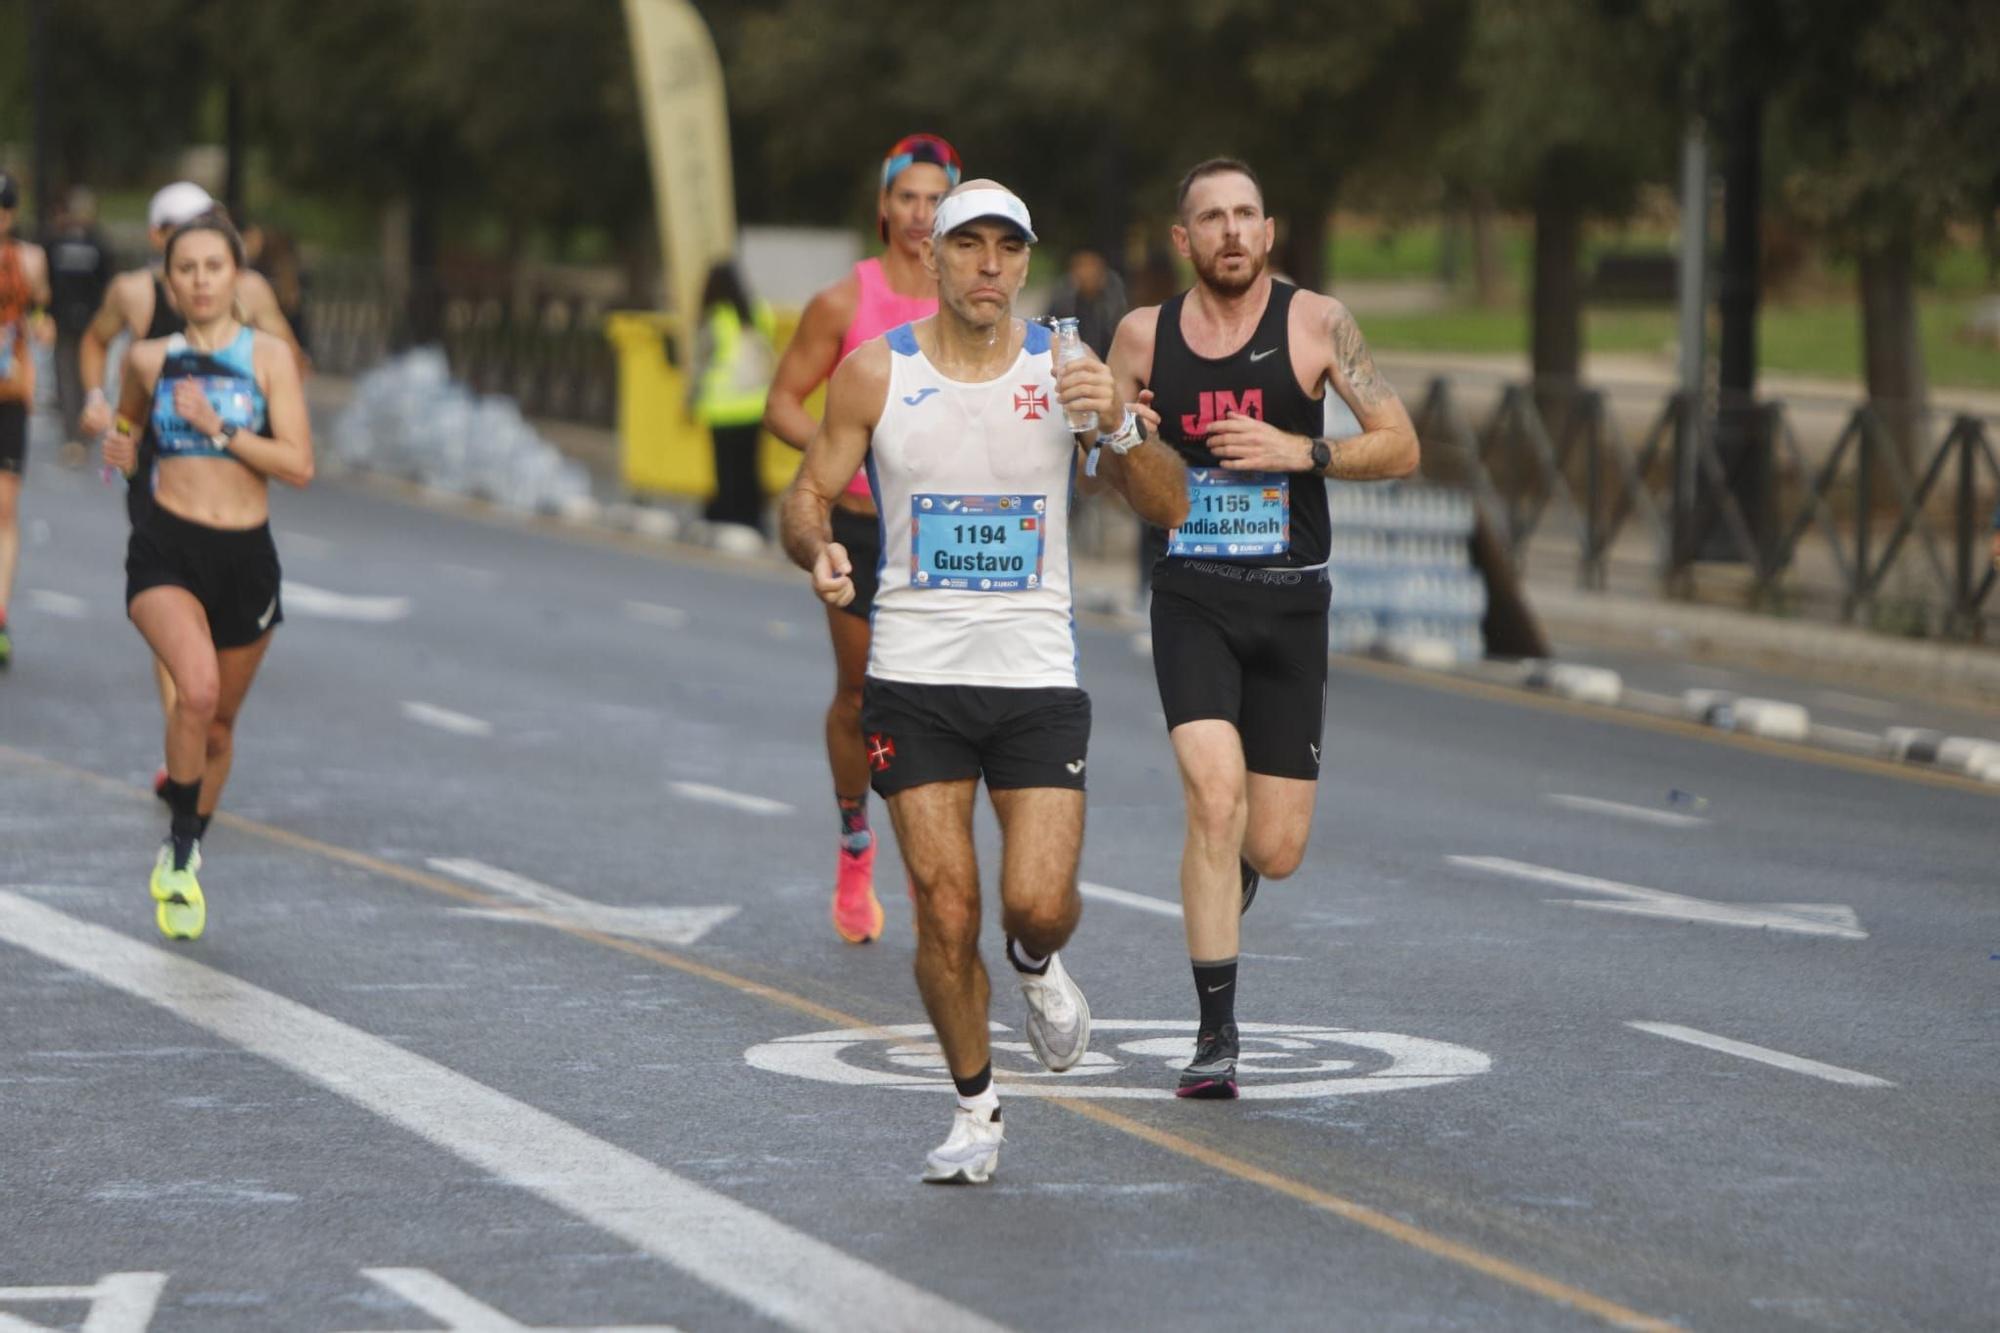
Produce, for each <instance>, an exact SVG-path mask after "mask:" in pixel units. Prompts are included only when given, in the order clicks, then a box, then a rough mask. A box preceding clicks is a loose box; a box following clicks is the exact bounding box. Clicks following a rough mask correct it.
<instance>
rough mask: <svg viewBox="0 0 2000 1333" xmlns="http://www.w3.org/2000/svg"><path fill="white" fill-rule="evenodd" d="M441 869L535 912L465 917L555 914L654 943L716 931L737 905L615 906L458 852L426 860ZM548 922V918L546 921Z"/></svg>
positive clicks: (473, 911)
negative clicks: (451, 855)
mask: <svg viewBox="0 0 2000 1333" xmlns="http://www.w3.org/2000/svg"><path fill="white" fill-rule="evenodd" d="M427 864H428V865H429V866H430V868H431V869H433V870H435V871H438V872H439V873H441V874H446V875H450V876H452V877H453V878H454V879H462V880H465V881H466V882H467V883H470V884H477V885H479V886H480V887H481V888H486V889H491V890H493V892H495V893H498V894H504V895H505V896H507V897H509V898H512V899H514V900H515V901H516V902H519V903H522V904H524V905H525V906H526V907H528V908H531V909H533V911H529V912H522V911H515V910H501V911H492V910H488V909H485V908H478V907H467V908H458V909H456V910H458V911H460V912H462V913H464V914H465V915H467V916H476V917H483V918H485V919H487V920H492V921H527V922H530V923H533V922H535V921H537V920H538V919H540V918H539V917H538V916H537V913H539V914H540V917H547V918H553V919H554V920H555V921H557V922H560V923H562V924H564V925H572V926H581V927H582V928H583V929H585V930H595V931H598V932H600V933H602V934H605V935H622V936H624V937H626V938H627V939H634V940H649V941H651V942H652V943H655V944H673V945H683V946H684V945H689V944H694V943H696V942H697V941H699V940H700V939H701V937H702V936H704V935H706V934H708V932H709V931H711V930H714V929H715V928H716V927H717V926H719V925H721V924H722V923H723V922H725V921H727V920H729V918H731V917H733V916H735V915H736V913H737V912H738V911H739V910H741V909H739V908H735V907H613V906H611V905H609V904H607V903H594V902H592V901H590V899H588V898H579V897H577V896H576V895H575V894H573V893H565V892H564V891H563V890H561V889H558V888H553V887H551V886H549V885H547V884H543V883H541V882H539V881H538V880H532V879H529V878H528V877H527V876H526V875H517V874H515V873H514V872H513V871H511V870H502V869H500V868H499V867H498V866H490V865H487V864H486V863H485V862H484V861H473V860H468V859H466V858H462V857H457V858H454V857H436V856H434V857H432V858H430V860H429V861H428V862H427ZM544 924H546V923H544Z"/></svg>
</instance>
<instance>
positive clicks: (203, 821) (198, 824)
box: [194, 815, 215, 838]
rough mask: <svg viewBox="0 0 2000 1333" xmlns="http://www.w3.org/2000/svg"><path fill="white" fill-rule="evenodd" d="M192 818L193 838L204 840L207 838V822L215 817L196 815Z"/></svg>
mask: <svg viewBox="0 0 2000 1333" xmlns="http://www.w3.org/2000/svg"><path fill="white" fill-rule="evenodd" d="M194 818H195V830H194V836H195V837H197V838H206V837H207V836H208V821H209V820H211V819H213V818H215V816H214V815H196V816H195V817H194Z"/></svg>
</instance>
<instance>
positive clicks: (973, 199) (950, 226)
mask: <svg viewBox="0 0 2000 1333" xmlns="http://www.w3.org/2000/svg"><path fill="white" fill-rule="evenodd" d="M981 218H997V219H999V220H1000V221H1002V222H1007V223H1011V224H1013V225H1014V226H1015V227H1017V228H1019V229H1020V232H1021V237H1022V239H1024V240H1025V241H1027V243H1028V244H1029V245H1033V244H1034V243H1035V240H1036V236H1035V226H1034V223H1032V222H1031V221H1029V219H1028V206H1027V205H1026V204H1024V203H1022V202H1021V198H1020V196H1019V195H1017V194H1015V193H1014V192H1013V191H1012V190H1009V189H1004V188H1002V187H1000V186H997V185H986V186H981V187H980V188H979V189H976V190H965V191H962V192H960V193H958V194H954V195H949V196H947V197H946V199H945V201H944V202H943V203H941V204H939V205H938V210H937V213H936V214H935V215H934V216H933V217H932V218H931V235H932V237H934V238H938V239H942V238H943V237H945V236H948V235H950V234H951V233H952V232H955V231H957V230H958V229H959V228H960V227H963V226H964V225H965V224H966V223H968V222H977V221H979V219H981Z"/></svg>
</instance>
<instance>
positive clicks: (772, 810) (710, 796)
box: [667, 782, 792, 815]
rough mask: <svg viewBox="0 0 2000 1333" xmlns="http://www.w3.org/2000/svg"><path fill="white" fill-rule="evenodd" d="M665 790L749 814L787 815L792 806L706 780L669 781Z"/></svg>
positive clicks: (684, 797)
mask: <svg viewBox="0 0 2000 1333" xmlns="http://www.w3.org/2000/svg"><path fill="white" fill-rule="evenodd" d="M667 790H668V791H670V792H672V793H673V794H674V795H676V796H679V797H681V798H683V799H684V800H689V801H702V802H704V803H706V804H708V805H721V806H727V807H728V808H729V809H731V810H741V811H743V812H744V813H745V814H751V815H789V814H791V813H792V807H791V806H789V805H786V804H785V803H784V802H783V801H774V800H771V799H770V798H769V797H765V796H752V795H750V794H749V793H748V792H740V791H731V790H729V788H727V787H711V786H709V785H708V784H707V783H706V782H669V783H668V784H667Z"/></svg>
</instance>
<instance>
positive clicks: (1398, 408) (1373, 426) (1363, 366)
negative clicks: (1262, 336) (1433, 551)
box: [1293, 292, 1417, 481]
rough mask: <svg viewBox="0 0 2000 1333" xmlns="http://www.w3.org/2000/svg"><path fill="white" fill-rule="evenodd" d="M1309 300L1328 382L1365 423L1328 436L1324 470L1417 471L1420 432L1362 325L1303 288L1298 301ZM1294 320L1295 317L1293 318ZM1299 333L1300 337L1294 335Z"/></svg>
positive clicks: (1339, 474)
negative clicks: (1353, 431)
mask: <svg viewBox="0 0 2000 1333" xmlns="http://www.w3.org/2000/svg"><path fill="white" fill-rule="evenodd" d="M1308 299H1309V300H1310V310H1309V311H1307V312H1301V313H1309V314H1310V315H1311V316H1312V319H1313V325H1314V329H1315V331H1316V333H1317V335H1318V337H1317V344H1318V345H1321V346H1323V347H1324V349H1325V352H1326V356H1327V362H1326V382H1327V386H1328V387H1329V388H1331V389H1332V390H1333V391H1334V392H1335V393H1338V394H1339V395H1340V397H1341V399H1342V401H1344V402H1345V403H1346V404H1347V405H1348V407H1350V408H1352V409H1353V411H1354V419H1355V420H1356V421H1359V422H1360V423H1361V434H1359V435H1351V436H1349V437H1348V438H1346V439H1344V440H1336V439H1332V438H1329V439H1327V441H1326V446H1327V449H1328V451H1329V452H1331V453H1332V455H1333V459H1332V461H1331V462H1330V463H1329V464H1328V465H1327V466H1326V467H1325V468H1324V469H1323V471H1324V472H1325V474H1326V475H1327V476H1329V477H1333V478H1336V479H1338V480H1342V481H1372V480H1376V479H1378V478H1385V477H1407V476H1408V475H1410V474H1411V473H1412V472H1415V471H1416V470H1417V431H1416V427H1414V426H1412V425H1411V424H1410V414H1409V412H1408V411H1407V410H1405V409H1404V407H1403V400H1402V399H1401V398H1398V397H1397V396H1396V391H1395V390H1394V389H1393V388H1391V387H1389V381H1387V380H1385V379H1383V378H1382V376H1381V374H1380V373H1379V372H1377V371H1376V369H1375V358H1374V357H1372V356H1370V355H1369V354H1368V342H1367V340H1366V339H1365V338H1363V337H1362V336H1361V326H1360V325H1358V324H1356V323H1355V322H1354V316H1353V315H1352V314H1351V313H1349V311H1348V309H1347V307H1346V306H1344V305H1342V304H1341V303H1340V302H1338V301H1336V300H1334V299H1333V298H1332V297H1330V296H1319V295H1317V294H1308V293H1305V292H1301V293H1300V294H1299V298H1298V300H1296V301H1294V303H1293V304H1294V305H1295V306H1296V305H1298V304H1300V303H1304V302H1307V301H1308ZM1295 318H1296V317H1295ZM1294 336H1296V335H1294Z"/></svg>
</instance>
